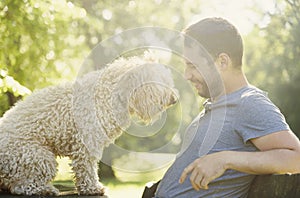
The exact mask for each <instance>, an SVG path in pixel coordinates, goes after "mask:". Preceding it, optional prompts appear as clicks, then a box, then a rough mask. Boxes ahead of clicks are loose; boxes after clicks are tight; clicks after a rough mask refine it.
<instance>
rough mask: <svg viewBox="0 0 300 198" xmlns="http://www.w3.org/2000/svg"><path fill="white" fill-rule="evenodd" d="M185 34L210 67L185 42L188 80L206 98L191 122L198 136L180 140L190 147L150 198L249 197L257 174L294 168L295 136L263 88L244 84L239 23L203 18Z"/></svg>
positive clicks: (298, 168) (298, 157)
mask: <svg viewBox="0 0 300 198" xmlns="http://www.w3.org/2000/svg"><path fill="white" fill-rule="evenodd" d="M184 34H185V35H186V36H187V38H188V37H192V38H193V39H195V40H196V41H197V42H199V43H200V44H201V45H202V46H203V47H204V48H205V49H206V50H207V52H208V53H209V54H210V55H211V57H212V59H213V61H214V65H215V68H214V69H215V71H214V73H213V69H211V70H209V69H207V68H205V67H202V66H203V63H205V61H203V59H201V58H199V57H201V55H199V54H197V53H199V51H197V50H195V48H193V47H191V45H192V44H189V43H190V42H188V41H187V39H186V41H185V46H184V54H185V56H186V59H187V64H186V70H185V77H186V79H187V80H189V81H191V83H192V84H193V85H194V86H195V88H196V89H197V91H198V94H199V95H200V96H201V97H204V98H208V100H207V102H206V103H205V104H204V107H205V111H203V112H201V113H200V114H199V116H198V117H197V118H196V119H195V120H194V123H196V124H197V130H196V132H195V134H194V135H193V136H192V138H191V136H190V135H188V136H187V137H186V138H187V140H184V144H185V142H188V143H187V144H186V145H187V146H185V148H183V149H182V151H181V152H180V154H179V155H178V156H177V158H176V160H175V162H174V164H173V165H172V166H171V167H170V168H169V170H168V171H167V173H166V174H165V175H164V177H163V179H162V180H161V182H160V184H159V186H158V189H157V191H156V193H155V197H158V198H165V197H172V198H175V197H183V198H185V197H188V198H193V197H223V198H224V197H230V198H234V197H247V192H248V190H249V187H250V184H251V182H252V180H253V179H254V175H257V174H283V173H299V172H300V165H299V164H300V143H299V140H298V138H297V137H296V136H295V135H294V134H293V132H292V131H291V130H290V128H289V126H288V124H287V123H286V121H285V119H284V116H283V115H282V114H281V113H280V111H279V109H278V108H277V107H276V106H275V105H274V104H273V103H272V102H271V101H270V100H269V99H268V97H267V96H266V93H265V92H263V91H261V90H259V89H257V88H255V87H254V86H251V85H250V84H249V83H248V81H247V78H246V76H245V75H244V73H243V70H242V56H243V44H242V39H241V36H240V34H239V33H238V31H237V30H236V28H235V27H234V26H233V25H232V24H230V23H229V22H228V21H226V20H224V19H222V18H207V19H204V20H201V21H199V22H198V23H195V24H193V25H191V26H189V27H188V28H187V29H186V30H185V31H184ZM206 63H207V61H206ZM201 65H202V66H201ZM218 76H219V77H218ZM220 82H221V83H220ZM220 84H221V85H222V86H220ZM216 85H218V86H216ZM214 86H215V87H214ZM220 87H221V88H220ZM216 90H217V91H216ZM220 123H221V125H220ZM215 126H218V127H215ZM192 127H193V125H191V127H190V128H192ZM190 128H189V129H188V130H187V133H189V130H191V129H190ZM210 129H212V130H210ZM211 132H212V133H216V134H217V136H216V137H214V138H211V139H210V140H209V141H210V142H209V141H208V143H210V144H212V145H211V149H209V151H208V152H207V153H205V154H204V155H203V152H202V154H201V148H202V145H203V144H204V143H207V141H206V140H205V139H207V138H206V136H207V135H208V134H209V133H211ZM208 139H209V138H208ZM214 139H215V140H214ZM205 141H206V142H205Z"/></svg>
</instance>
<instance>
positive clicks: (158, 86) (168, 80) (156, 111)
mask: <svg viewBox="0 0 300 198" xmlns="http://www.w3.org/2000/svg"><path fill="white" fill-rule="evenodd" d="M127 77H128V78H127V79H128V81H130V82H128V81H127V82H128V83H129V84H130V89H129V90H128V91H130V94H129V98H128V100H129V101H128V110H129V112H130V114H131V115H137V116H138V117H139V118H140V119H141V120H142V121H143V122H145V123H151V122H153V121H155V120H156V119H157V118H159V116H160V115H161V113H162V112H164V111H165V110H166V109H167V108H168V107H170V106H171V105H174V104H175V103H176V102H177V100H178V92H177V90H176V89H175V88H174V82H173V79H172V75H171V71H170V70H169V69H168V68H167V67H165V66H164V65H161V64H157V63H151V64H150V63H148V64H143V65H139V66H137V67H135V68H134V69H132V70H131V71H130V74H128V76H127Z"/></svg>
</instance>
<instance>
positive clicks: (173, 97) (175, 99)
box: [169, 95, 177, 105]
mask: <svg viewBox="0 0 300 198" xmlns="http://www.w3.org/2000/svg"><path fill="white" fill-rule="evenodd" d="M176 103H177V97H176V96H175V95H172V96H171V98H170V103H169V104H170V105H173V104H176Z"/></svg>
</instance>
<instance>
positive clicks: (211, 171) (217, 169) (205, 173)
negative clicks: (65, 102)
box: [179, 152, 227, 191]
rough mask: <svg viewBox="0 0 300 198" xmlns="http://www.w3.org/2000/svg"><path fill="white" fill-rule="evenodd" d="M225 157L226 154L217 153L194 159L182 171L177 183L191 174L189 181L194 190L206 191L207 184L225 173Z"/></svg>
mask: <svg viewBox="0 0 300 198" xmlns="http://www.w3.org/2000/svg"><path fill="white" fill-rule="evenodd" d="M225 155H226V152H218V153H213V154H209V155H206V156H203V157H201V158H198V159H196V160H195V161H194V162H193V163H191V164H190V165H189V166H187V167H186V168H185V169H184V170H183V172H182V174H181V176H180V179H179V183H183V182H184V180H185V179H186V177H187V176H188V174H190V173H191V176H190V181H191V184H192V186H193V188H194V189H195V190H197V191H198V190H200V189H208V184H209V183H210V182H211V181H212V180H214V179H216V178H218V177H220V176H221V175H223V174H224V172H225V171H226V169H227V167H226V166H227V165H226V156H225Z"/></svg>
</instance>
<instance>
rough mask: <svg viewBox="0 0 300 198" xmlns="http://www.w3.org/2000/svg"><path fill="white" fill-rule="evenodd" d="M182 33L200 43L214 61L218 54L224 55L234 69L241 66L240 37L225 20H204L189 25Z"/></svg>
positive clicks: (215, 18)
mask: <svg viewBox="0 0 300 198" xmlns="http://www.w3.org/2000/svg"><path fill="white" fill-rule="evenodd" d="M183 32H184V33H185V34H186V35H187V36H190V37H192V38H193V39H195V40H197V41H198V42H200V44H201V45H202V46H203V47H204V48H205V49H206V50H207V51H208V53H209V54H210V55H211V56H212V57H213V58H214V59H216V58H217V57H218V55H219V54H220V53H226V54H228V56H229V57H230V59H231V61H232V64H233V66H234V67H241V66H242V58H243V41H242V37H241V35H240V33H239V32H238V30H237V29H236V28H235V27H234V26H233V25H232V24H231V23H229V22H228V21H227V20H225V19H223V18H218V17H213V18H206V19H203V20H201V21H199V22H197V23H195V24H192V25H190V26H189V27H187V28H186V29H185V30H184V31H183ZM185 45H186V43H185Z"/></svg>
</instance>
